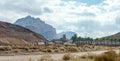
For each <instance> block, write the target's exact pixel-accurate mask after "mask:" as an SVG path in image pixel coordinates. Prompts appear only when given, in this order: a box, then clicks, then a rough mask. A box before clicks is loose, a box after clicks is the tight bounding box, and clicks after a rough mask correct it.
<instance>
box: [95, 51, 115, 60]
mask: <svg viewBox="0 0 120 61" xmlns="http://www.w3.org/2000/svg"><path fill="white" fill-rule="evenodd" d="M116 58H117V54H116V52H115V51H108V52H105V53H103V54H101V55H99V56H97V57H96V58H95V61H115V60H116Z"/></svg>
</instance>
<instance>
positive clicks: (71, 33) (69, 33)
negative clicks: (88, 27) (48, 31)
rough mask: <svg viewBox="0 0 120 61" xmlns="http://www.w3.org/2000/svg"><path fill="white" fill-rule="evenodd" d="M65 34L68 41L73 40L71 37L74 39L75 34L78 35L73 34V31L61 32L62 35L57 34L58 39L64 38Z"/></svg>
mask: <svg viewBox="0 0 120 61" xmlns="http://www.w3.org/2000/svg"><path fill="white" fill-rule="evenodd" d="M64 34H65V35H66V37H67V38H68V39H71V37H72V36H73V35H74V34H76V33H75V32H72V31H66V32H61V33H59V34H57V38H58V39H59V38H62V37H63V35H64Z"/></svg>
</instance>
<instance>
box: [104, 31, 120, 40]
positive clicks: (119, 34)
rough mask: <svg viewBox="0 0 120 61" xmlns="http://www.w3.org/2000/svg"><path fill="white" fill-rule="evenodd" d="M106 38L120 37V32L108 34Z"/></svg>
mask: <svg viewBox="0 0 120 61" xmlns="http://www.w3.org/2000/svg"><path fill="white" fill-rule="evenodd" d="M106 38H113V39H120V32H118V33H116V34H114V35H110V36H107V37H106Z"/></svg>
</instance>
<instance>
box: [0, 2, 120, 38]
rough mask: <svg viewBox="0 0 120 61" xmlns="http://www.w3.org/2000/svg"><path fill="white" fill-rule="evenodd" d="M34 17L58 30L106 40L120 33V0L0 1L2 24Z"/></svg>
mask: <svg viewBox="0 0 120 61" xmlns="http://www.w3.org/2000/svg"><path fill="white" fill-rule="evenodd" d="M27 15H31V16H34V17H39V18H41V19H42V20H43V21H45V22H46V23H48V24H51V25H52V26H53V27H55V28H56V30H57V32H62V31H74V32H76V33H78V35H81V36H83V35H84V33H86V35H87V36H89V37H103V36H107V35H111V34H114V33H117V32H119V31H120V0H0V20H1V21H6V22H11V23H13V22H15V20H17V19H18V18H22V17H25V16H27Z"/></svg>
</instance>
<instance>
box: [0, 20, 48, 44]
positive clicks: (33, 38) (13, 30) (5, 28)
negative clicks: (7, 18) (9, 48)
mask: <svg viewBox="0 0 120 61" xmlns="http://www.w3.org/2000/svg"><path fill="white" fill-rule="evenodd" d="M45 41H46V39H45V38H44V37H43V36H42V35H40V34H37V33H35V32H33V31H31V30H29V29H26V28H24V27H21V26H18V25H14V24H11V23H7V22H1V21H0V44H1V45H2V44H4V45H5V44H6V45H14V44H16V45H19V44H29V43H30V44H31V43H37V42H45Z"/></svg>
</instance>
